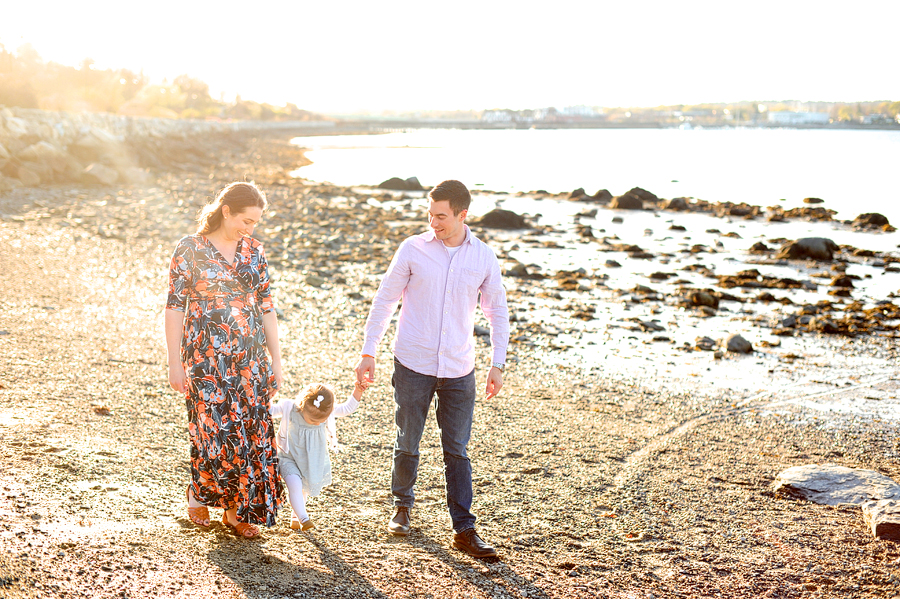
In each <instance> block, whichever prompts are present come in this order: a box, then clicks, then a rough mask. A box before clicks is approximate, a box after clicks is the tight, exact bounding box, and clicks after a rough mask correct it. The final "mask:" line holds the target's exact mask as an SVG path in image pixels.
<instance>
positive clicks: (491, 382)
mask: <svg viewBox="0 0 900 599" xmlns="http://www.w3.org/2000/svg"><path fill="white" fill-rule="evenodd" d="M502 388H503V372H501V371H500V369H499V368H494V367H491V370H490V372H488V375H487V384H486V385H485V386H484V394H485V396H486V398H487V399H491V398H492V397H496V396H497V394H498V393H500V389H502Z"/></svg>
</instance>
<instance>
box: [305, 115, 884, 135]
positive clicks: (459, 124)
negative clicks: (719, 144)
mask: <svg viewBox="0 0 900 599" xmlns="http://www.w3.org/2000/svg"><path fill="white" fill-rule="evenodd" d="M679 127H680V125H679V124H675V123H662V122H658V121H653V122H632V123H622V122H607V121H580V122H571V123H502V124H501V123H488V122H482V121H471V120H469V121H465V120H459V121H451V120H415V119H409V120H389V121H387V120H382V119H360V120H343V121H337V123H336V124H335V126H334V127H332V128H329V129H323V130H320V131H316V132H315V133H313V135H350V134H360V135H365V134H366V133H385V132H395V131H405V130H410V129H473V130H498V131H501V130H519V129H522V130H527V129H541V130H546V129H678V128H679ZM691 128H692V129H804V130H805V129H817V130H818V129H824V130H830V131H849V130H853V131H858V130H873V131H900V124H872V125H864V124H862V123H828V124H822V125H819V124H808V125H790V126H785V125H782V124H774V123H772V124H769V123H755V124H747V125H734V124H727V123H715V124H708V125H707V124H691ZM351 132H353V133H351Z"/></svg>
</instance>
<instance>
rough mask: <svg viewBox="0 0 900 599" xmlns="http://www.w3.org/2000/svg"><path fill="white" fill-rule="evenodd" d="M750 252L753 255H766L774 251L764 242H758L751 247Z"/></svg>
mask: <svg viewBox="0 0 900 599" xmlns="http://www.w3.org/2000/svg"><path fill="white" fill-rule="evenodd" d="M749 251H750V253H751V254H766V253H768V252H770V251H772V250H771V249H770V248H769V246H767V245H766V244H764V243H763V242H762V241H757V242H756V243H754V244H753V245H751V246H750V250H749Z"/></svg>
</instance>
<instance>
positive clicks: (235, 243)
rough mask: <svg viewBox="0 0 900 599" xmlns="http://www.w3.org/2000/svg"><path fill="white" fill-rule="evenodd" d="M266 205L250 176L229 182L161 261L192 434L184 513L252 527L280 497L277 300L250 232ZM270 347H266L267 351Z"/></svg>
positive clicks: (179, 384) (171, 358)
mask: <svg viewBox="0 0 900 599" xmlns="http://www.w3.org/2000/svg"><path fill="white" fill-rule="evenodd" d="M265 209H266V197H265V195H264V194H263V193H262V192H261V191H260V190H259V189H258V188H257V187H256V185H254V184H253V183H232V184H231V185H229V186H228V187H226V188H225V189H223V190H222V191H221V192H219V194H218V195H217V196H216V199H215V200H213V201H212V202H211V203H209V204H207V206H206V207H205V208H204V209H203V210H202V211H201V212H200V216H199V218H198V219H197V220H198V223H199V226H198V227H197V233H196V234H195V235H190V236H188V237H185V238H184V239H182V240H181V241H179V242H178V246H177V247H176V248H175V253H174V255H173V256H172V264H171V267H170V269H169V297H168V302H167V303H166V347H167V350H168V362H169V384H170V385H171V386H172V388H173V389H175V390H176V391H180V392H182V393H185V395H186V399H187V409H188V420H189V425H188V430H189V435H190V440H191V477H192V480H191V484H190V485H189V486H188V488H187V493H186V496H187V500H188V517H189V518H190V519H191V521H192V522H194V523H195V524H197V525H199V526H203V527H206V526H209V525H210V520H209V511H208V509H207V506H209V507H218V508H222V509H224V510H225V513H224V514H223V516H222V523H223V524H225V525H226V526H229V527H231V528H233V529H234V530H235V531H236V532H237V533H238V534H239V535H242V536H244V537H248V538H250V537H255V536H256V535H258V534H259V528H258V527H257V526H256V525H258V524H264V525H266V526H272V525H274V524H275V515H276V513H277V510H278V507H279V506H280V505H281V480H280V479H279V477H278V463H277V459H276V450H275V438H274V428H273V426H272V419H271V416H270V415H269V406H270V403H271V399H272V397H273V396H274V395H275V393H276V390H277V389H279V388H280V386H281V377H282V374H281V372H282V371H281V352H280V350H279V346H278V323H277V320H276V315H275V305H274V303H273V301H272V296H271V294H270V292H269V272H268V267H267V264H266V258H265V254H264V253H263V247H262V245H261V244H260V243H259V242H258V241H256V240H255V239H252V238H251V237H250V235H251V234H252V233H253V229H254V227H255V226H256V225H257V223H259V219H260V218H261V217H262V214H263V212H264V211H265ZM266 348H268V351H269V355H270V356H271V362H270V361H269V356H267V355H266Z"/></svg>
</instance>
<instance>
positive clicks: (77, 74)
mask: <svg viewBox="0 0 900 599" xmlns="http://www.w3.org/2000/svg"><path fill="white" fill-rule="evenodd" d="M0 106H18V107H22V108H40V109H43V110H54V111H55V110H60V111H67V112H83V111H86V112H111V113H115V114H122V115H128V116H146V117H162V118H200V119H203V118H222V119H242V120H243V119H253V120H264V121H266V120H322V119H323V118H324V117H323V116H321V115H318V114H315V113H313V112H309V111H307V110H301V109H300V108H298V107H297V106H296V105H295V104H290V103H288V104H285V105H284V106H272V105H271V104H266V103H264V102H254V101H252V100H243V99H242V98H241V97H240V96H238V97H237V98H235V101H234V102H225V101H223V100H216V99H215V98H213V97H212V96H211V95H210V93H209V86H208V85H207V84H206V83H204V82H203V81H201V80H200V79H197V78H194V77H191V76H189V75H179V76H178V77H176V78H175V79H173V80H172V81H171V82H168V81H163V83H160V84H155V83H151V82H150V80H149V78H148V77H147V76H146V75H144V73H143V71H139V72H135V71H132V70H130V69H98V68H95V65H94V61H93V60H91V59H90V58H86V59H84V60H83V61H82V62H81V64H80V65H79V66H77V67H72V66H66V65H62V64H59V63H56V62H45V61H44V60H43V59H42V58H41V56H40V54H38V52H37V50H35V49H34V47H33V46H32V45H31V44H24V45H22V46H20V47H18V48H17V49H16V51H15V53H13V52H11V51H9V50H7V49H6V47H5V46H4V45H3V44H0Z"/></svg>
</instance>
